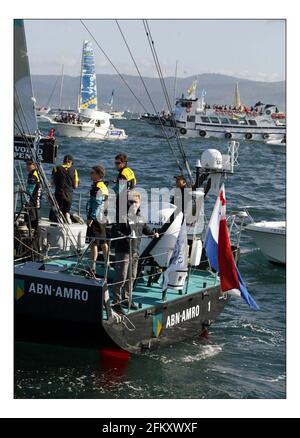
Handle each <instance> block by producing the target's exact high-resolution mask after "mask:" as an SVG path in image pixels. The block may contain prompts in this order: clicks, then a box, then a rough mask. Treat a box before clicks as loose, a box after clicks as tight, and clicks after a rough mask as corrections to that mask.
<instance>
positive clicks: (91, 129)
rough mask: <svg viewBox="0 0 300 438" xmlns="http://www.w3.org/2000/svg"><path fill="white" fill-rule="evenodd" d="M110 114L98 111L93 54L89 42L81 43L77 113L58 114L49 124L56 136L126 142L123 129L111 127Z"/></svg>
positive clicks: (61, 112)
mask: <svg viewBox="0 0 300 438" xmlns="http://www.w3.org/2000/svg"><path fill="white" fill-rule="evenodd" d="M110 119H111V116H110V114H109V113H107V112H104V111H101V110H99V109H98V100H97V80H96V70H95V59H94V51H93V47H92V45H91V43H90V42H89V41H84V43H83V49H82V62H81V80H80V90H79V95H78V111H77V112H74V111H66V110H64V111H60V113H59V114H58V115H57V116H56V117H54V118H52V119H51V118H49V121H50V122H51V123H52V124H53V125H54V126H55V130H56V132H57V133H58V135H60V136H63V137H83V138H91V139H99V140H125V139H127V138H128V136H127V135H126V134H125V131H124V129H118V128H115V127H114V126H113V125H111V124H110Z"/></svg>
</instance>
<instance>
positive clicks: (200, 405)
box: [0, 0, 300, 418]
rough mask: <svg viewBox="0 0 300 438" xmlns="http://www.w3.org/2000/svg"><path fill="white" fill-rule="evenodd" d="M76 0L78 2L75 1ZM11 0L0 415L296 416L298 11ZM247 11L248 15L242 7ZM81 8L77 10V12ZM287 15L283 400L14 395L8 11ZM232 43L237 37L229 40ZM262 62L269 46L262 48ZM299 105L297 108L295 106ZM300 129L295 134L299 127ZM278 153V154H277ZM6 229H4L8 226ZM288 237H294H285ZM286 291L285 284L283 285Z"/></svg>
mask: <svg viewBox="0 0 300 438" xmlns="http://www.w3.org/2000/svg"><path fill="white" fill-rule="evenodd" d="M77 5H78V6H77ZM79 5H80V2H74V1H72V2H71V1H65V2H61V1H58V0H51V1H49V2H48V3H46V2H43V3H42V4H41V3H39V2H36V1H34V0H26V1H23V2H21V1H14V2H10V3H6V4H5V8H4V6H3V8H2V12H1V17H0V33H1V39H0V41H1V46H2V48H3V49H4V53H3V51H2V53H1V58H2V66H1V67H2V68H1V81H0V83H1V90H0V96H1V131H0V132H1V161H2V166H1V171H0V178H1V179H0V188H1V200H2V206H1V215H0V216H1V231H2V236H1V245H0V247H1V264H0V266H1V290H0V312H1V314H0V324H1V326H0V339H1V356H0V357H1V360H0V364H1V365H0V366H1V370H0V379H1V381H0V393H1V396H0V397H1V398H0V400H1V409H0V416H1V417H107V418H109V417H111V416H112V415H113V414H117V415H119V416H120V417H128V418H130V417H132V413H134V415H135V416H136V417H143V416H154V417H160V416H162V415H163V416H165V417H167V416H169V417H176V416H177V417H297V416H298V415H299V409H297V404H298V395H299V393H300V391H299V389H300V388H299V370H300V367H299V339H298V333H299V325H298V320H299V309H300V305H299V304H300V303H299V296H300V287H299V279H298V277H297V276H296V273H297V271H299V260H300V257H299V250H298V248H299V228H300V225H299V213H298V209H296V206H297V204H298V199H299V190H298V185H297V183H298V180H296V178H295V177H296V176H297V174H298V173H299V163H300V159H299V147H300V145H299V143H300V140H299V132H298V125H299V121H298V120H296V117H297V118H299V115H298V114H299V100H300V99H299V98H298V102H297V97H296V96H297V95H298V94H299V93H298V89H299V67H298V58H299V49H298V47H297V46H298V42H299V40H300V38H299V37H300V35H299V27H300V26H299V19H298V10H297V8H296V6H294V4H292V5H291V6H290V5H287V2H285V4H283V3H282V2H281V1H278V2H276V1H274V2H272V3H271V2H262V1H261V0H252V1H251V2H248V3H247V5H246V4H245V3H244V2H241V1H231V0H227V1H226V2H224V1H220V0H215V1H214V2H211V3H210V4H209V5H207V4H206V3H204V2H199V1H198V2H197V1H195V0H190V1H189V2H188V3H184V2H182V1H180V0H172V1H171V2H169V1H166V2H160V3H159V2H155V1H153V2H143V4H141V2H140V1H132V0H128V1H124V0H123V1H120V0H114V2H113V3H112V4H110V3H108V5H107V4H105V3H104V2H99V1H94V0H89V5H88V8H85V10H84V8H80V6H79ZM246 11H248V12H249V13H250V14H251V16H249V15H245V13H246ZM83 12H84V13H85V14H86V16H85V17H82V16H81V14H82V13H83ZM140 17H143V18H202V19H203V18H281V19H282V18H287V19H288V31H287V36H288V40H287V41H288V70H287V72H288V77H287V81H288V154H287V156H288V172H289V173H288V283H287V284H288V288H287V295H288V299H287V311H288V312H287V315H288V327H287V328H288V344H287V345H288V370H287V379H288V387H287V400H115V399H113V400H107V399H105V400H104V399H103V400H101V399H100V400H14V399H13V332H12V263H13V262H12V256H11V255H12V225H11V223H12V196H11V193H12V190H13V189H12V169H13V162H12V152H11V149H10V145H11V144H12V138H13V129H12V127H13V108H12V102H13V82H12V81H13V71H12V58H13V44H12V37H13V27H12V19H13V18H140ZM233 45H234V42H233ZM266 62H267V54H266ZM296 105H298V109H297V107H296ZM297 134H298V135H297ZM278 159H280V157H279V158H278ZM8 230H9V232H8ZM290 242H291V245H289V243H290ZM282 293H284V291H282Z"/></svg>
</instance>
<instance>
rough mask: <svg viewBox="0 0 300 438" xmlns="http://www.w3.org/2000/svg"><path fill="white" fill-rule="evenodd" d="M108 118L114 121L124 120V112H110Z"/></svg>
mask: <svg viewBox="0 0 300 438" xmlns="http://www.w3.org/2000/svg"><path fill="white" fill-rule="evenodd" d="M109 114H110V117H111V118H112V119H115V120H126V117H124V111H110V112H109Z"/></svg>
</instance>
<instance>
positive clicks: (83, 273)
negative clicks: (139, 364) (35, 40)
mask: <svg viewBox="0 0 300 438" xmlns="http://www.w3.org/2000/svg"><path fill="white" fill-rule="evenodd" d="M19 22H21V24H20V23H19ZM14 40H15V43H16V45H17V47H16V48H15V56H16V58H17V60H18V61H17V62H16V63H15V66H16V69H17V70H18V72H19V73H20V74H19V77H15V83H16V88H15V89H16V93H18V96H19V91H20V89H21V87H20V86H19V85H20V84H21V85H22V84H23V77H26V86H27V88H26V90H27V93H25V94H24V102H23V104H22V105H19V106H15V110H16V113H15V121H17V120H18V119H19V117H20V116H21V115H22V116H23V118H24V122H26V123H27V122H28V124H29V125H28V126H31V131H30V132H32V133H33V132H35V131H34V129H35V127H36V119H35V112H34V107H33V105H32V95H33V93H32V89H31V82H30V72H29V64H28V60H27V56H26V57H25V56H24V53H26V41H25V32H24V24H23V21H22V20H19V21H18V22H15V39H14ZM19 42H20V47H21V49H20V47H18V43H19ZM26 90H25V91H26ZM93 99H94V98H93ZM25 101H26V102H27V105H26V102H25ZM92 104H93V105H95V101H94V102H92ZM38 149H39V138H38V136H36V137H35V140H34V143H33V147H31V148H30V153H31V155H32V159H33V160H34V162H35V164H36V167H37V170H38V174H39V177H40V181H41V184H42V186H43V189H44V190H45V192H46V193H47V195H48V196H47V197H49V198H50V201H51V203H52V206H53V207H54V208H56V205H55V198H54V196H53V194H52V191H51V187H50V185H49V183H48V181H47V177H46V174H45V172H44V170H43V166H42V163H41V161H40V159H39V155H38ZM235 151H236V148H235V147H234V144H231V149H230V150H228V154H227V155H225V154H224V155H222V154H221V153H220V152H219V151H217V150H214V149H208V150H206V151H204V152H203V154H202V156H201V162H202V166H203V167H202V166H201V163H200V160H198V162H197V165H196V169H195V170H196V180H195V183H194V181H193V177H192V172H191V169H190V167H189V164H188V162H187V161H185V167H186V172H187V174H188V176H189V179H190V180H191V187H190V189H189V191H188V193H187V194H186V196H187V198H186V201H187V202H184V210H185V214H183V212H182V211H181V209H179V208H178V207H177V206H176V205H174V203H171V202H157V201H153V202H151V203H150V209H149V210H148V211H149V212H150V217H149V216H148V225H149V227H151V228H152V230H153V236H152V237H155V239H152V238H151V239H150V238H149V236H141V239H142V245H141V256H140V259H139V267H138V275H137V278H136V281H133V279H132V278H130V279H129V282H130V291H129V294H130V295H129V300H128V301H129V302H128V303H127V310H126V311H125V310H124V312H122V313H120V312H118V310H115V309H116V308H115V307H114V303H113V295H112V288H113V286H114V285H115V284H116V283H115V278H116V277H115V275H116V268H115V266H116V264H115V263H118V261H116V258H115V253H114V251H113V249H114V241H115V240H116V239H118V240H119V239H126V242H128V244H129V248H130V249H129V254H132V244H133V242H134V241H136V236H135V235H133V233H132V234H131V235H129V236H127V235H122V236H120V237H116V238H114V237H109V238H107V239H106V240H107V243H108V248H109V257H107V258H105V260H104V261H101V260H99V261H97V265H96V272H91V271H89V270H88V263H89V260H90V259H89V254H88V252H89V250H90V245H91V244H92V243H94V242H95V239H94V238H91V242H90V243H89V244H85V231H86V225H85V224H84V223H83V224H77V223H76V224H73V225H71V224H68V223H65V222H64V221H63V220H61V214H60V211H59V209H58V210H57V209H56V213H57V214H58V220H59V222H58V223H57V224H55V223H54V224H53V226H52V227H51V224H50V227H49V229H48V231H47V232H46V235H45V234H44V237H43V238H42V240H43V239H44V238H45V239H47V242H46V244H45V245H43V241H42V242H41V240H40V239H39V232H38V233H36V239H35V241H34V243H35V245H34V246H33V238H34V237H35V236H31V234H30V233H29V235H26V236H24V235H23V234H22V233H23V230H24V226H25V224H24V223H23V224H21V220H23V218H24V215H25V214H26V208H27V207H26V202H21V203H20V205H21V210H20V211H19V212H17V213H16V216H15V233H16V234H15V240H17V242H18V245H21V249H22V248H24V255H23V256H22V255H21V254H19V255H18V258H17V259H15V270H14V278H15V282H14V287H15V306H14V309H15V334H16V336H18V334H19V333H20V334H21V335H22V336H23V337H24V336H26V335H27V333H28V335H29V336H30V337H31V336H32V337H33V338H36V337H38V338H39V340H41V339H45V340H46V339H47V338H48V339H49V337H50V339H51V340H57V341H58V342H62V341H63V342H67V341H69V340H71V339H72V340H73V342H74V340H75V342H76V343H77V344H79V345H80V342H83V344H84V345H85V346H87V345H91V344H92V345H93V346H97V347H103V346H105V345H107V344H109V345H110V346H114V347H116V346H117V347H119V348H121V349H123V350H126V351H128V352H130V353H135V354H141V353H143V352H145V351H149V350H156V349H157V348H161V347H164V346H167V345H170V344H173V343H176V342H179V341H184V340H186V339H190V338H196V337H198V336H199V335H201V334H203V333H205V331H206V330H207V328H208V327H209V326H210V325H211V324H212V322H213V321H214V320H215V319H216V318H217V316H218V315H219V314H220V313H221V312H222V311H223V309H224V307H225V305H226V304H227V303H228V302H229V300H230V295H229V293H227V291H228V289H224V288H223V289H222V286H221V284H222V279H221V274H220V275H218V273H217V272H216V271H218V269H216V267H215V265H212V262H213V261H214V260H216V254H215V253H214V254H211V258H210V259H209V260H210V261H209V262H208V257H210V256H208V255H207V254H206V253H205V251H203V250H202V239H204V237H203V236H204V235H205V234H207V236H209V237H208V238H210V246H209V247H208V246H207V248H208V249H209V251H211V248H212V249H213V250H214V252H215V251H216V250H217V249H218V239H217V241H214V242H215V243H213V244H212V245H211V242H212V241H211V239H215V238H216V236H217V235H218V230H217V229H216V224H217V221H218V218H219V217H221V216H222V220H223V225H225V227H226V233H227V225H226V200H225V189H224V185H223V184H222V186H221V190H220V179H221V177H223V176H226V175H227V174H231V173H233V167H234V163H235V162H236V158H237V157H236V154H235ZM181 158H182V159H184V158H185V155H184V154H183V153H182V152H181ZM202 173H203V174H202ZM203 176H204V177H205V178H206V179H208V181H209V180H210V179H211V182H210V183H209V184H210V187H211V188H210V190H209V192H210V193H214V194H215V195H217V201H216V204H215V208H214V210H213V213H212V218H211V221H210V225H211V226H210V225H209V227H208V230H209V232H208V233H206V230H205V229H204V228H205V221H204V198H205V196H204V189H203V187H202V184H203ZM207 184H208V182H207ZM114 199H115V196H114ZM174 199H175V198H174ZM187 211H188V212H190V213H191V214H190V215H187V214H186V212H187ZM219 213H220V214H219ZM221 213H222V215H221ZM144 217H146V215H145V216H144ZM28 219H29V222H30V215H28ZM230 219H231V220H233V221H234V220H235V217H234V216H232V215H230ZM230 219H229V220H230ZM29 222H28V221H27V223H29ZM46 225H47V224H45V223H44V221H43V220H42V221H39V224H38V226H39V227H40V231H42V234H43V233H44V229H45V228H47V226H46ZM110 225H112V224H108V226H110ZM232 225H233V223H232ZM236 225H238V224H236ZM55 226H56V227H57V228H56V229H55ZM213 226H214V229H213ZM20 227H22V228H21V229H20ZM71 227H73V228H71ZM231 229H233V227H232V226H231V227H230V230H231ZM238 229H239V233H238V234H237V236H236V244H234V243H233V242H231V243H232V245H233V247H234V255H235V256H237V255H238V254H239V249H238V245H239V242H240V231H241V230H242V223H241V224H240V226H239V228H238ZM157 234H159V237H157ZM225 235H227V234H225ZM208 238H207V241H208ZM228 243H229V238H228V240H227V250H226V254H225V252H224V258H225V257H226V258H228V254H229V257H230V260H231V264H232V266H233V267H234V262H233V254H232V252H231V250H230V246H228ZM22 245H23V247H22ZM19 248H20V246H19ZM220 248H221V245H220ZM26 250H27V252H26ZM189 250H190V255H189ZM218 259H219V260H223V259H222V257H221V254H219V258H218ZM132 262H133V257H129V272H132ZM234 269H236V268H234ZM219 272H220V271H219ZM236 276H237V274H236ZM236 278H237V277H236ZM228 284H229V285H230V288H231V283H228ZM232 286H234V287H235V288H236V287H237V286H238V285H237V284H235V285H233V284H232ZM244 289H245V287H244ZM234 290H235V292H236V289H234ZM244 293H245V292H244ZM132 302H135V303H137V306H135V307H134V308H132V306H131V305H130V304H131V303H132ZM247 302H248V301H247ZM124 304H125V303H124ZM248 304H249V302H248Z"/></svg>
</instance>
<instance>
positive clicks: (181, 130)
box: [179, 128, 187, 135]
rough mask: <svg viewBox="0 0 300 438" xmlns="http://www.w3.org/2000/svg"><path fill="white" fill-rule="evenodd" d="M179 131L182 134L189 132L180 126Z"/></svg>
mask: <svg viewBox="0 0 300 438" xmlns="http://www.w3.org/2000/svg"><path fill="white" fill-rule="evenodd" d="M179 132H180V134H182V135H185V134H186V133H187V130H186V129H185V128H180V130H179Z"/></svg>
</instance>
